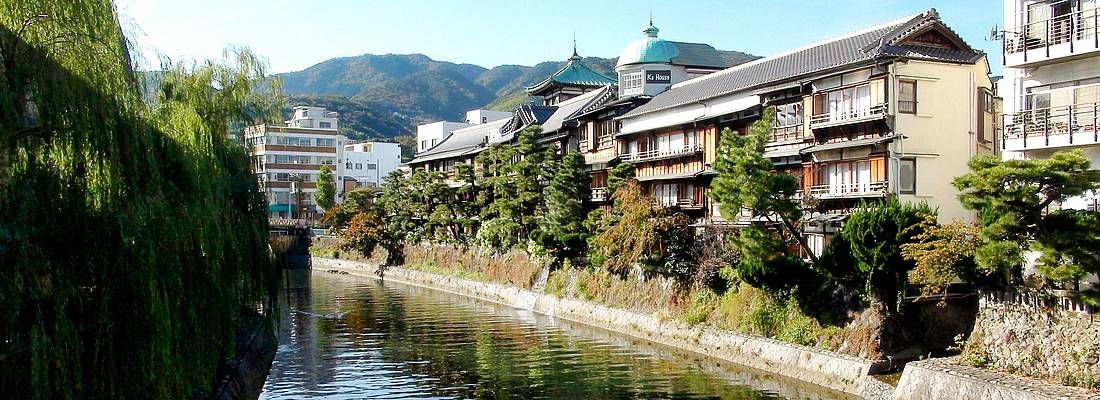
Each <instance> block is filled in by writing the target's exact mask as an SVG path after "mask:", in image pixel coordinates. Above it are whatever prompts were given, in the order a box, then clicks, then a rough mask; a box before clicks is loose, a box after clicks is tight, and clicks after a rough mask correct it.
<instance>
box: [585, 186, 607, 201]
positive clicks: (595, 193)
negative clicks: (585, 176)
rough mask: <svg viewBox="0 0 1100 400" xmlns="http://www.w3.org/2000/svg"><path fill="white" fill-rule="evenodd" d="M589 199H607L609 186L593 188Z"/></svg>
mask: <svg viewBox="0 0 1100 400" xmlns="http://www.w3.org/2000/svg"><path fill="white" fill-rule="evenodd" d="M589 199H590V200H591V201H594V202H599V201H607V188H605V187H598V188H592V190H591V196H589Z"/></svg>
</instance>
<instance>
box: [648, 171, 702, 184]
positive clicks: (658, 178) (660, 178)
mask: <svg viewBox="0 0 1100 400" xmlns="http://www.w3.org/2000/svg"><path fill="white" fill-rule="evenodd" d="M694 177H695V172H679V173H675V174H659V175H649V176H639V177H636V178H634V179H637V180H638V182H648V181H668V180H673V179H691V178H694Z"/></svg>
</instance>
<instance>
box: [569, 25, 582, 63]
mask: <svg viewBox="0 0 1100 400" xmlns="http://www.w3.org/2000/svg"><path fill="white" fill-rule="evenodd" d="M569 59H570V60H580V59H581V56H580V55H579V54H577V28H573V56H572V57H569Z"/></svg>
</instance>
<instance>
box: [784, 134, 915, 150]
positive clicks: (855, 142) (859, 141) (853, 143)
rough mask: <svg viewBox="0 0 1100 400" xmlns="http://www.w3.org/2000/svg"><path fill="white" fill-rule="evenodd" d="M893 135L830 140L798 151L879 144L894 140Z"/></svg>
mask: <svg viewBox="0 0 1100 400" xmlns="http://www.w3.org/2000/svg"><path fill="white" fill-rule="evenodd" d="M895 137H897V135H889V136H880V137H872V138H866V139H855V140H845V141H843V142H832V143H824V144H818V145H814V146H810V147H807V148H804V149H802V150H801V151H800V153H802V154H809V153H813V152H815V151H825V150H837V149H847V148H852V147H860V146H870V145H875V144H879V143H883V142H889V141H891V140H894V138H895Z"/></svg>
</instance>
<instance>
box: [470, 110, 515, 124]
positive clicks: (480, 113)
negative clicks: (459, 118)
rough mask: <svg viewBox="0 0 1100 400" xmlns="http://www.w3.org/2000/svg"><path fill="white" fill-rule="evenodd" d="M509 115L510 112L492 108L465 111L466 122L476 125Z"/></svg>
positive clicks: (508, 116) (510, 114)
mask: <svg viewBox="0 0 1100 400" xmlns="http://www.w3.org/2000/svg"><path fill="white" fill-rule="evenodd" d="M511 117H512V113H510V112H504V111H493V110H470V111H467V112H466V123H467V124H473V125H477V124H484V123H487V122H493V121H497V120H501V119H505V118H511Z"/></svg>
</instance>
